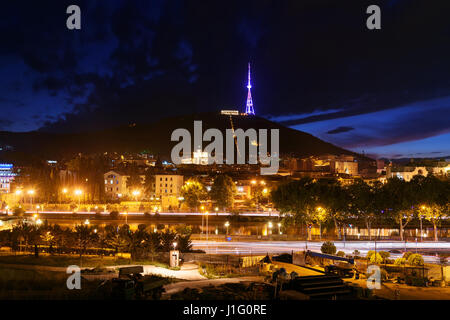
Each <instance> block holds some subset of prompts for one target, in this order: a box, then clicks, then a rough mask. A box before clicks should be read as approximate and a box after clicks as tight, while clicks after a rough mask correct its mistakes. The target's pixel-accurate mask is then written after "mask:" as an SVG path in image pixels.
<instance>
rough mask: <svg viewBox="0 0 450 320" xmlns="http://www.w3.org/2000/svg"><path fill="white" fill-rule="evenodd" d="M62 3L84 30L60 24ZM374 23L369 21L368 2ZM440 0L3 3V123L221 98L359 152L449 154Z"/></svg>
mask: <svg viewBox="0 0 450 320" xmlns="http://www.w3.org/2000/svg"><path fill="white" fill-rule="evenodd" d="M70 4H77V5H79V6H80V7H81V11H82V24H81V26H82V29H81V30H77V31H69V30H67V28H66V18H67V14H66V13H65V11H66V8H67V6H68V5H70ZM369 4H378V5H379V6H380V7H381V10H382V30H376V31H369V30H367V28H366V27H365V21H366V18H367V16H368V15H367V14H366V13H365V11H366V8H367V5H369ZM449 9H450V3H449V1H433V3H432V4H431V3H430V1H426V0H422V1H417V0H395V1H394V0H391V1H387V0H386V1H375V2H374V1H369V2H366V1H361V0H355V1H321V0H315V1H298V0H291V1H276V0H274V1H269V0H258V1H226V2H224V1H202V2H200V1H181V0H179V1H170V0H168V1H162V0H161V1H134V0H127V1H124V0H123V1H113V0H108V1H96V0H90V1H62V0H54V1H23V0H18V1H12V2H7V3H5V4H2V10H1V13H0V18H1V19H0V35H1V38H2V44H1V46H0V112H1V114H2V116H1V117H0V130H10V131H29V130H45V131H57V132H67V131H83V130H94V129H101V128H108V127H113V126H116V125H122V124H128V123H131V122H150V121H154V120H157V119H159V118H161V117H166V116H170V115H178V114H183V113H192V112H201V111H214V110H219V109H222V108H227V109H232V108H236V109H241V110H244V105H245V98H246V88H245V85H246V84H245V81H246V72H247V70H246V67H247V63H248V62H249V61H250V62H251V63H252V69H253V89H252V90H253V91H252V93H253V99H254V106H255V110H256V113H257V114H259V115H263V116H266V117H269V118H272V119H276V120H279V121H284V123H285V124H287V125H289V126H292V127H294V128H298V129H300V130H304V131H306V132H310V133H312V134H314V135H316V136H318V137H320V138H322V139H324V140H326V141H330V142H332V143H335V144H337V145H340V146H343V147H345V148H349V149H352V150H355V151H358V152H361V151H364V152H366V153H367V154H374V155H376V156H387V157H430V156H432V157H441V156H448V155H449V154H450V144H449V142H448V141H450V139H449V138H450V125H449V124H450V121H449V120H448V119H449V116H448V114H449V111H450V59H449V57H450V41H449V40H450V20H449V19H448V12H450V10H449Z"/></svg>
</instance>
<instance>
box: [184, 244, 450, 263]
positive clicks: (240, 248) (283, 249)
mask: <svg viewBox="0 0 450 320" xmlns="http://www.w3.org/2000/svg"><path fill="white" fill-rule="evenodd" d="M192 243H193V247H194V249H201V250H205V251H206V253H211V254H241V255H244V254H266V253H271V254H277V253H291V252H292V251H302V250H305V248H306V245H307V248H308V250H313V251H320V247H321V246H322V243H323V242H307V243H306V242H305V241H230V242H226V241H222V242H219V241H216V242H213V241H209V242H206V241H200V240H197V241H195V240H194V241H192ZM334 244H335V246H336V249H337V251H344V252H345V253H346V254H352V253H353V251H354V250H358V251H359V252H360V255H361V256H364V255H366V254H367V251H369V250H374V249H375V243H374V242H373V241H351V242H349V241H346V242H343V241H334ZM376 246H377V250H384V251H388V250H393V249H394V250H398V251H405V247H406V249H407V250H408V251H412V252H415V250H416V249H417V250H418V251H422V252H423V251H430V252H436V251H443V252H447V253H449V252H450V242H442V241H439V242H418V243H417V244H416V242H407V243H405V242H401V241H377V243H376ZM401 256H402V254H401V253H400V254H398V253H391V258H392V259H396V258H399V257H401ZM423 257H424V260H425V262H428V263H436V262H438V261H439V259H438V258H437V257H436V256H435V255H433V253H430V254H429V255H424V256H423Z"/></svg>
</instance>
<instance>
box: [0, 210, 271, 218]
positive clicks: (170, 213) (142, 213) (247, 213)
mask: <svg viewBox="0 0 450 320" xmlns="http://www.w3.org/2000/svg"><path fill="white" fill-rule="evenodd" d="M0 213H4V214H6V213H7V212H5V211H0ZM27 213H33V214H34V213H36V214H49V215H66V214H73V211H39V210H38V211H37V210H33V211H27ZM8 214H9V215H11V214H12V213H11V212H9V211H8ZM76 214H82V215H88V216H89V215H90V216H95V212H87V211H79V212H76ZM100 214H101V215H103V216H109V212H100ZM119 214H120V215H125V214H127V215H128V216H132V217H133V216H143V215H144V212H128V213H125V212H120V213H119ZM154 214H155V213H154V212H151V213H150V215H154ZM158 214H159V215H160V216H173V217H177V216H202V215H205V213H203V212H159V213H158ZM209 215H210V216H215V215H217V216H231V215H232V213H228V212H217V213H215V212H211V213H209ZM239 215H240V216H251V217H278V212H276V211H272V212H271V213H269V212H246V213H240V214H239Z"/></svg>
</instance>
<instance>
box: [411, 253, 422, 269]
mask: <svg viewBox="0 0 450 320" xmlns="http://www.w3.org/2000/svg"><path fill="white" fill-rule="evenodd" d="M408 263H409V264H410V265H412V266H423V264H424V261H423V257H422V255H420V254H418V253H413V254H411V255H409V257H408Z"/></svg>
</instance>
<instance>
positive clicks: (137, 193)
mask: <svg viewBox="0 0 450 320" xmlns="http://www.w3.org/2000/svg"><path fill="white" fill-rule="evenodd" d="M140 194H141V192H140V191H139V190H134V191H133V196H134V200H135V201H138V200H137V199H138V197H139V195H140Z"/></svg>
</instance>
